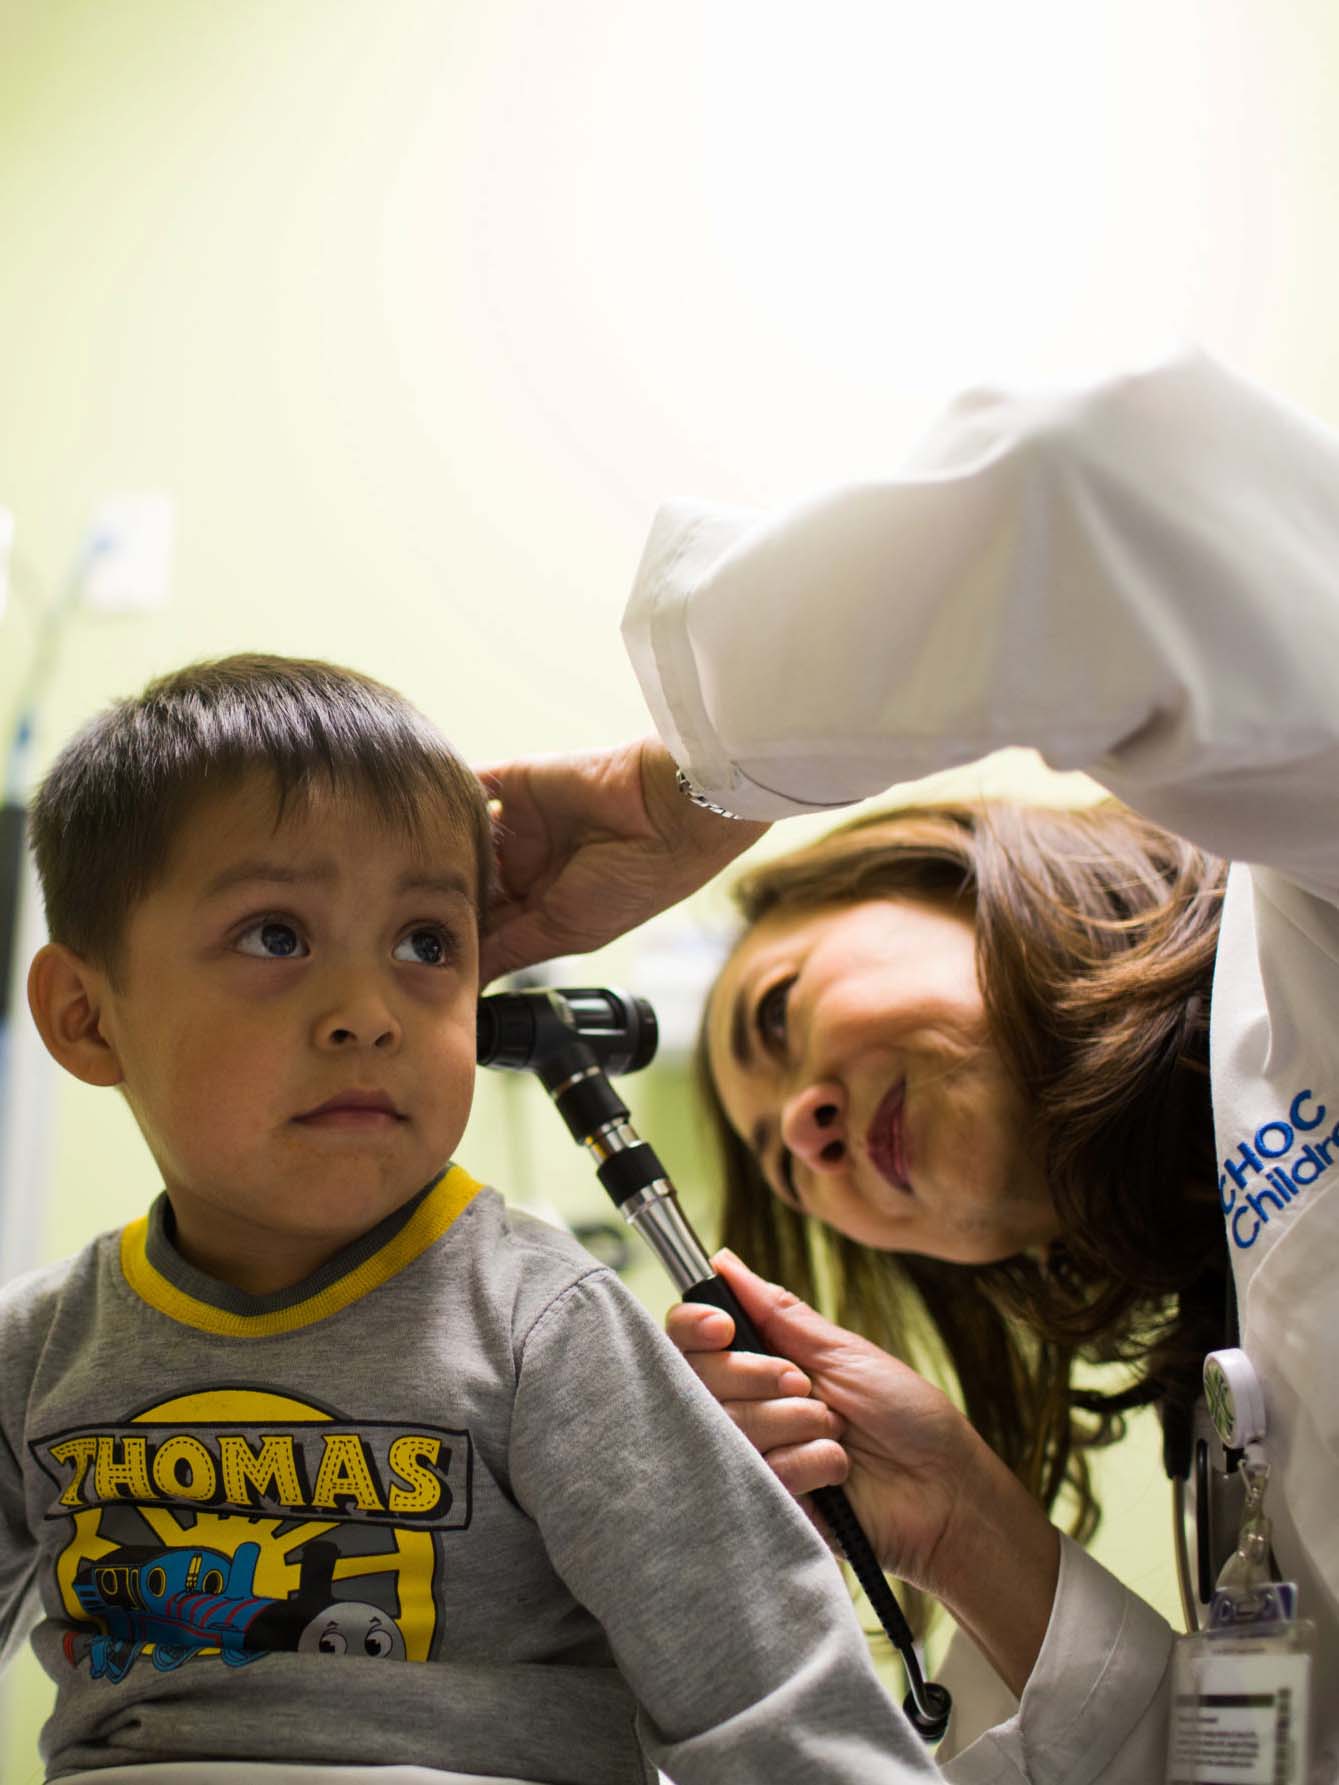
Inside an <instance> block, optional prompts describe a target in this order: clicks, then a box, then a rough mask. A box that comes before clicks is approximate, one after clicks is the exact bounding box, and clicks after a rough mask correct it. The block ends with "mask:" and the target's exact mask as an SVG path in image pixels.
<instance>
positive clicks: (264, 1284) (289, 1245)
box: [168, 1191, 367, 1295]
mask: <svg viewBox="0 0 1339 1785" xmlns="http://www.w3.org/2000/svg"><path fill="white" fill-rule="evenodd" d="M168 1202H169V1205H170V1207H171V1210H172V1221H171V1231H170V1238H171V1240H172V1244H173V1246H174V1247H175V1249H176V1250H177V1252H179V1253H180V1255H181V1256H182V1258H184V1259H185V1261H186V1263H187V1264H189V1265H191V1266H192V1267H193V1268H194V1269H195V1270H197V1271H200V1272H201V1273H202V1274H203V1275H204V1276H206V1277H209V1278H211V1279H212V1280H213V1281H214V1282H216V1283H226V1284H227V1285H228V1287H229V1288H231V1289H240V1290H241V1291H242V1293H243V1294H244V1295H277V1294H279V1293H280V1292H282V1291H283V1290H285V1289H292V1288H293V1287H294V1286H295V1285H296V1284H298V1283H304V1282H305V1281H306V1280H307V1278H308V1277H310V1276H313V1275H314V1274H315V1273H316V1272H317V1271H319V1270H320V1268H321V1266H322V1265H324V1264H328V1263H329V1261H330V1260H331V1259H332V1258H334V1257H335V1255H336V1254H337V1253H339V1252H342V1251H343V1250H344V1248H345V1247H346V1246H349V1245H352V1243H353V1242H354V1240H357V1239H361V1237H362V1234H363V1233H364V1232H366V1231H367V1229H366V1228H363V1229H360V1230H359V1231H357V1232H353V1231H351V1232H349V1233H346V1234H340V1235H329V1234H322V1235H320V1236H316V1235H310V1234H292V1233H282V1232H275V1231H271V1230H267V1229H257V1227H256V1226H255V1225H254V1224H253V1223H251V1222H240V1221H239V1222H236V1223H232V1224H230V1223H228V1222H227V1221H226V1219H224V1220H220V1218H219V1216H218V1214H217V1212H215V1213H214V1214H212V1215H211V1218H210V1221H209V1223H208V1226H207V1228H204V1229H202V1228H201V1227H200V1224H199V1223H197V1222H195V1221H194V1220H193V1219H192V1211H191V1210H190V1209H184V1210H183V1209H178V1207H177V1206H176V1204H175V1203H173V1202H172V1196H171V1192H170V1191H169V1192H168ZM183 1217H184V1218H183Z"/></svg>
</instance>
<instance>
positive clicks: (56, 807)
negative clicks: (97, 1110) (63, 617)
mask: <svg viewBox="0 0 1339 1785" xmlns="http://www.w3.org/2000/svg"><path fill="white" fill-rule="evenodd" d="M257 772H260V773H264V774H267V775H268V776H269V777H270V778H271V780H272V781H273V785H274V794H275V824H276V827H277V826H278V824H279V823H280V822H281V820H282V819H283V816H284V814H285V812H286V811H288V810H290V809H298V810H300V809H301V806H302V804H303V802H304V801H305V800H306V799H307V798H308V797H309V796H310V795H311V793H312V792H313V791H314V790H318V789H319V790H321V791H324V792H329V793H340V794H351V795H354V796H356V797H358V798H361V799H364V800H366V801H367V803H368V805H369V806H370V807H371V808H372V810H374V811H375V812H377V813H378V814H379V815H381V816H382V817H384V819H385V821H386V823H387V824H389V825H391V826H393V827H397V828H399V829H401V830H403V831H404V832H405V833H406V834H407V835H409V836H413V835H414V834H415V833H416V830H417V828H418V826H419V824H420V823H421V822H422V817H423V813H424V812H425V810H428V809H432V810H434V811H435V812H436V813H438V814H440V813H441V812H443V811H445V812H446V813H447V814H449V815H450V817H451V818H452V819H454V820H455V821H456V822H457V823H458V824H459V826H460V831H461V839H462V844H463V846H464V848H465V849H467V850H469V851H470V853H471V854H472V855H473V857H474V880H473V884H474V896H475V899H476V905H475V911H476V914H480V913H482V912H484V911H486V910H487V909H488V901H489V895H490V892H491V884H492V874H493V842H492V823H491V820H490V818H489V813H488V804H487V799H486V797H485V794H484V791H483V787H482V785H481V784H480V782H479V780H478V778H477V777H476V776H475V775H474V774H473V773H472V771H471V770H470V769H469V767H468V766H467V764H466V763H464V762H463V761H462V760H461V758H460V757H459V756H458V755H457V754H456V752H455V751H454V750H453V749H452V747H451V745H450V744H449V743H448V742H447V741H446V739H445V738H444V737H443V736H442V734H441V733H440V732H439V731H438V730H437V728H436V727H435V726H434V725H433V724H432V723H431V722H430V721H429V720H428V719H426V718H424V716H423V714H422V713H420V712H419V711H418V709H417V708H416V707H414V706H413V705H411V704H410V702H409V701H407V700H406V699H405V698H404V696H403V695H401V694H397V693H396V692H395V690H394V689H393V688H388V687H386V686H385V684H384V683H382V682H376V681H373V680H372V678H371V677H370V676H365V675H361V674H359V672H358V671H357V670H353V669H345V668H343V667H341V666H340V665H338V664H334V663H322V662H319V661H316V660H314V659H310V658H301V657H272V656H265V655H261V654H258V653H257V654H245V655H239V656H235V657H222V658H219V659H217V660H216V661H214V662H209V663H194V664H189V665H187V666H186V668H184V669H179V670H176V671H174V672H173V673H172V674H170V675H165V676H160V677H158V679H157V680H156V681H152V682H150V683H149V685H148V687H146V688H145V689H144V690H143V692H142V693H140V694H138V695H135V696H133V697H131V698H129V699H126V700H120V701H117V702H116V703H115V704H114V705H113V706H110V707H108V708H107V709H106V710H105V711H104V712H102V713H99V714H98V715H97V717H96V718H95V719H93V720H91V721H90V722H89V723H88V724H87V725H86V726H85V727H84V728H83V730H82V731H80V732H79V733H78V734H77V735H76V736H75V737H74V738H72V739H71V740H70V742H69V743H68V744H67V745H66V746H65V748H64V749H63V750H62V751H61V753H60V755H59V756H58V757H57V758H56V760H55V762H54V763H53V764H52V767H51V769H50V772H49V773H48V774H47V776H46V778H45V780H44V781H43V782H42V785H41V787H40V788H39V789H38V791H37V794H36V797H35V798H34V800H33V803H32V809H31V811H30V813H29V820H28V834H29V838H30V840H31V843H32V850H33V856H34V859H35V861H36V864H37V873H38V878H39V880H40V882H41V886H42V898H43V902H44V905H45V908H46V917H47V927H48V929H49V930H50V932H51V937H52V940H53V941H55V942H63V943H64V944H65V945H66V947H68V948H72V949H73V950H74V952H75V953H76V954H79V955H82V956H83V957H84V958H85V959H86V960H89V961H92V962H94V963H95V964H96V965H98V966H101V967H105V968H106V969H107V970H108V972H109V973H110V974H111V975H112V977H113V979H115V978H116V975H117V972H118V969H119V958H120V946H121V941H122V937H123V935H124V932H125V925H126V919H127V918H128V916H129V915H130V912H131V910H132V909H133V907H134V906H135V904H136V903H137V902H138V901H139V900H140V899H142V898H143V897H144V895H145V894H146V893H147V892H149V891H150V890H151V889H152V887H153V886H154V885H155V884H156V883H157V881H158V880H159V878H160V877H161V875H162V874H163V872H164V870H165V868H166V866H167V861H168V857H169V855H170V853H171V848H172V844H173V841H174V839H175V837H176V835H177V832H178V831H179V829H180V828H181V825H182V823H183V822H184V820H185V819H186V817H187V816H188V815H189V813H190V812H191V810H192V809H193V808H194V807H195V806H196V805H197V804H198V803H199V802H200V801H201V800H203V799H205V798H207V797H209V796H211V795H213V794H216V793H222V792H227V791H229V790H230V789H231V788H232V787H234V786H235V785H236V784H237V782H238V781H239V780H241V779H242V778H243V777H244V776H246V775H248V774H252V773H257Z"/></svg>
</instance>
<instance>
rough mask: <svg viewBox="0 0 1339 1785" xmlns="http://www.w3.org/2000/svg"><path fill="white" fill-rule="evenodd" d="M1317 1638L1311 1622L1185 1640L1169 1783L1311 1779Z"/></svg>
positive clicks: (1299, 1783)
mask: <svg viewBox="0 0 1339 1785" xmlns="http://www.w3.org/2000/svg"><path fill="white" fill-rule="evenodd" d="M1311 1638H1312V1627H1311V1625H1310V1624H1307V1623H1288V1624H1284V1625H1283V1626H1281V1627H1276V1629H1275V1630H1273V1631H1270V1632H1268V1633H1266V1632H1265V1631H1264V1630H1259V1631H1254V1632H1252V1631H1248V1630H1246V1629H1241V1630H1231V1629H1228V1630H1213V1631H1206V1632H1204V1633H1202V1634H1200V1635H1198V1636H1183V1637H1180V1638H1178V1640H1177V1642H1176V1645H1175V1648H1174V1649H1173V1652H1172V1716H1171V1728H1170V1732H1169V1736H1168V1752H1167V1785H1307V1769H1308V1755H1309V1753H1310V1726H1311V1661H1312V1640H1311Z"/></svg>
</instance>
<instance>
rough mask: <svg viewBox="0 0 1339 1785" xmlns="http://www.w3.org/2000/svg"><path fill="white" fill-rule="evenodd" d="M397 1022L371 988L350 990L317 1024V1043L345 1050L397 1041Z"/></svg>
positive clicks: (387, 1048) (389, 1045) (387, 1047)
mask: <svg viewBox="0 0 1339 1785" xmlns="http://www.w3.org/2000/svg"><path fill="white" fill-rule="evenodd" d="M400 1034H401V1031H400V1025H399V1023H398V1022H397V1021H396V1019H395V1016H394V1014H393V1013H392V1011H391V1009H390V1007H389V1006H388V1005H387V1003H386V1001H385V999H384V998H380V997H378V996H377V995H376V994H375V993H374V992H371V991H366V990H365V991H362V992H358V993H353V994H351V995H348V996H346V997H343V998H341V999H340V1000H339V1002H338V1003H337V1004H332V1005H331V1006H330V1008H329V1009H328V1010H327V1011H326V1012H325V1013H324V1015H322V1016H321V1017H320V1018H319V1019H318V1021H317V1025H316V1042H317V1046H318V1047H325V1048H334V1049H338V1050H346V1049H352V1048H379V1049H380V1050H381V1051H382V1052H383V1053H384V1052H389V1051H390V1050H392V1049H394V1048H397V1047H398V1046H399V1045H400Z"/></svg>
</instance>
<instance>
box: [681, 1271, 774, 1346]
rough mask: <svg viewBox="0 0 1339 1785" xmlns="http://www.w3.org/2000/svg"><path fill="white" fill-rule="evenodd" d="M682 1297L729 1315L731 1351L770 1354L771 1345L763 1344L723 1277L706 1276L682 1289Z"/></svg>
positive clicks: (687, 1300) (755, 1328)
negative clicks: (704, 1278)
mask: <svg viewBox="0 0 1339 1785" xmlns="http://www.w3.org/2000/svg"><path fill="white" fill-rule="evenodd" d="M683 1299H684V1300H685V1301H686V1302H705V1303H707V1304H708V1305H709V1306H710V1307H713V1308H719V1309H720V1310H721V1312H722V1314H728V1315H729V1316H730V1318H731V1320H733V1321H734V1323H735V1336H734V1338H733V1339H732V1340H731V1341H730V1349H731V1351H761V1352H762V1353H763V1354H764V1355H765V1356H770V1355H771V1347H770V1346H768V1345H764V1343H763V1341H762V1336H761V1335H760V1333H759V1332H758V1329H757V1327H756V1326H754V1324H753V1322H752V1321H751V1320H750V1319H749V1317H748V1315H747V1314H746V1313H745V1312H744V1310H743V1309H742V1308H741V1307H740V1305H739V1298H738V1297H737V1296H736V1294H735V1292H734V1290H733V1289H731V1287H730V1285H729V1284H728V1283H727V1282H726V1280H725V1278H724V1277H708V1278H706V1280H705V1281H704V1282H701V1283H694V1285H693V1287H692V1288H691V1289H685V1290H684V1292H683Z"/></svg>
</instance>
